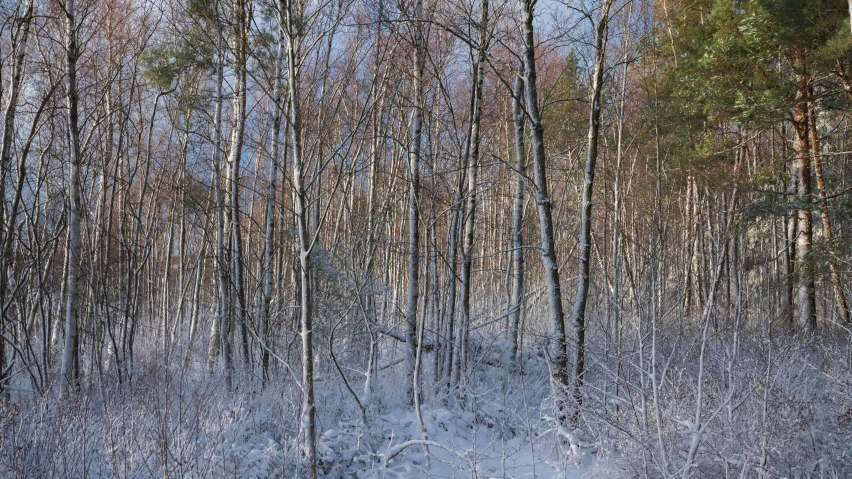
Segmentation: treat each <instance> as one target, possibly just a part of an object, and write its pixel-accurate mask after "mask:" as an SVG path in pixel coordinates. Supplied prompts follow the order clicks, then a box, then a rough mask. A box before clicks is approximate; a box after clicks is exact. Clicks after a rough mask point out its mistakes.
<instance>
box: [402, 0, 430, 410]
mask: <svg viewBox="0 0 852 479" xmlns="http://www.w3.org/2000/svg"><path fill="white" fill-rule="evenodd" d="M413 30H414V31H413V33H414V45H413V47H414V58H413V65H412V66H413V68H414V107H413V109H412V111H411V133H410V137H409V145H408V296H407V300H406V305H405V325H406V333H405V349H406V353H405V354H406V360H405V361H406V373H407V374H406V377H407V378H408V379H409V381H410V382H409V385H408V387H407V388H406V390H407V392H406V398H407V399H408V403H409V405H412V406H413V405H414V400H415V398H414V395H415V391H416V388H417V387H416V386H415V384H414V381H415V379H416V375H415V367H416V363H417V303H418V298H419V293H420V291H419V290H420V283H419V275H420V268H419V262H420V260H419V253H420V224H419V223H420V214H419V208H420V207H419V201H420V200H419V189H420V144H421V141H422V130H423V70H424V68H425V52H424V51H423V50H424V44H423V0H417V1H416V3H415V4H414V22H413Z"/></svg>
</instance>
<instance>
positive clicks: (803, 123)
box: [793, 59, 817, 331]
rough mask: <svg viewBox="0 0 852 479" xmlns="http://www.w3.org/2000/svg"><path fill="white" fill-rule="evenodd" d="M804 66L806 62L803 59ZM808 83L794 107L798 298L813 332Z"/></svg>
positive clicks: (804, 82)
mask: <svg viewBox="0 0 852 479" xmlns="http://www.w3.org/2000/svg"><path fill="white" fill-rule="evenodd" d="M800 63H803V60H801V59H800ZM807 89H808V80H807V78H806V77H805V75H803V74H799V91H798V93H797V94H796V104H795V105H794V107H793V125H794V127H795V133H796V141H795V143H794V147H795V150H796V163H797V165H798V173H799V177H798V180H799V184H798V196H797V199H798V201H799V203H800V204H799V212H798V221H797V226H798V227H797V232H796V265H797V270H798V271H799V274H798V280H799V281H798V292H797V294H796V296H797V300H798V303H799V304H798V309H799V321H800V322H801V323H802V324H804V325H805V326H807V327H808V328H809V329H810V330H812V331H813V330H816V327H817V323H816V294H815V292H814V291H815V286H814V270H813V269H814V268H813V260H812V258H811V245H812V243H813V218H812V216H811V210H810V203H811V201H812V200H813V198H812V195H811V151H810V138H809V135H808V131H809V129H810V128H809V126H808V125H809V120H808V98H807V91H808V90H807Z"/></svg>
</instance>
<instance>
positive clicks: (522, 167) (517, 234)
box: [508, 65, 527, 369]
mask: <svg viewBox="0 0 852 479" xmlns="http://www.w3.org/2000/svg"><path fill="white" fill-rule="evenodd" d="M521 68H523V65H522V66H521ZM522 73H523V72H519V74H518V76H517V78H515V90H514V93H513V95H512V120H513V122H514V126H515V202H514V205H513V206H512V237H511V248H512V290H511V297H510V298H509V311H508V314H509V364H510V367H511V368H513V369H515V368H517V364H518V331H519V327H520V324H521V313H522V311H523V297H524V250H523V248H524V188H525V187H526V185H525V184H524V183H525V181H524V176H525V175H526V173H525V171H526V167H527V158H526V154H527V152H526V147H525V146H524V123H525V122H526V118H524V105H523V102H524V99H523V95H524V78H523V76H522Z"/></svg>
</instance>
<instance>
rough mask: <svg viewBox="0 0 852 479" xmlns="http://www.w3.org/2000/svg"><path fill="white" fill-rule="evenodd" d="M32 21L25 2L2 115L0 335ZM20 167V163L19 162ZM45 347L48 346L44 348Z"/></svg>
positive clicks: (0, 392)
mask: <svg viewBox="0 0 852 479" xmlns="http://www.w3.org/2000/svg"><path fill="white" fill-rule="evenodd" d="M32 18H33V0H27V2H26V4H25V5H24V11H23V14H22V15H20V16H19V17H18V18H16V23H17V25H18V28H17V32H16V33H15V35H14V37H13V38H17V39H18V42H17V43H16V44H15V45H13V46H12V49H13V55H14V56H13V63H12V72H11V79H10V81H9V99H8V100H7V101H8V103H7V104H6V112H5V114H4V115H3V143H2V150H0V201H2V202H3V203H2V205H0V226H2V225H6V226H5V228H3V231H0V245H2V248H3V251H2V257H0V334H5V333H6V308H5V306H6V289H7V287H8V283H9V279H8V268H9V265H10V263H11V262H12V260H13V258H12V255H11V245H12V238H13V236H14V235H13V232H14V227H15V222H16V218H15V212H16V208H13V209H12V211H11V212H10V215H9V218H8V221H6V219H5V218H4V217H3V215H4V213H5V209H6V208H5V202H6V176H7V175H8V172H9V167H10V164H11V162H12V139H13V137H14V136H15V114H16V113H17V109H18V96H19V94H20V91H21V88H20V87H21V77H22V74H23V71H24V59H25V58H26V54H27V39H28V38H29V33H30V25H31V23H32ZM21 164H22V165H23V162H22V163H21ZM18 176H19V177H21V179H22V177H23V171H18ZM45 347H47V345H45ZM5 359H6V341H5V340H0V396H6V395H7V394H8V391H6V390H5V387H4V385H5V377H4V376H3V373H4V372H5V369H6V361H5Z"/></svg>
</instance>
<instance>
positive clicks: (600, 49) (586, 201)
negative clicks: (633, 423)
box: [571, 0, 612, 428]
mask: <svg viewBox="0 0 852 479" xmlns="http://www.w3.org/2000/svg"><path fill="white" fill-rule="evenodd" d="M610 5H612V0H604V4H603V11H602V12H601V19H600V21H599V22H598V25H597V29H596V30H595V69H594V72H593V73H592V93H591V98H590V99H589V100H590V103H591V106H590V110H589V137H588V142H589V144H588V150H587V154H586V171H585V181H584V182H583V210H582V216H581V217H580V254H579V258H580V265H579V278H578V279H579V281H578V283H577V296H576V298H575V299H574V311H573V312H572V314H571V321H572V322H573V323H574V330H575V334H576V336H575V338H574V349H575V356H574V389H573V396H574V402H575V407H576V409H575V410H574V414H573V416H572V421H571V422H572V426H573V427H574V428H577V427H579V425H580V409H581V408H582V405H583V394H582V387H583V379H584V378H583V375H584V374H585V367H586V303H587V301H588V298H589V262H590V259H591V253H592V188H593V186H594V182H595V164H596V163H597V159H598V134H599V132H600V119H601V90H602V89H603V71H604V61H605V60H606V39H607V23H608V20H609V7H610Z"/></svg>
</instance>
